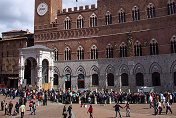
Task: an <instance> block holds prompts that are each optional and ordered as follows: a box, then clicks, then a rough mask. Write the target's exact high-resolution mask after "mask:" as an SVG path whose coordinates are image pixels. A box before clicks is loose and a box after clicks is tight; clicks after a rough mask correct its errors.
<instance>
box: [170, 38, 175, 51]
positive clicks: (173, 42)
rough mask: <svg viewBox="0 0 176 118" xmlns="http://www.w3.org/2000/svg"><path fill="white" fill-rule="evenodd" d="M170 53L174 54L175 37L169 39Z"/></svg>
mask: <svg viewBox="0 0 176 118" xmlns="http://www.w3.org/2000/svg"><path fill="white" fill-rule="evenodd" d="M171 53H176V36H173V37H172V39H171Z"/></svg>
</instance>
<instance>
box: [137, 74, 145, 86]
mask: <svg viewBox="0 0 176 118" xmlns="http://www.w3.org/2000/svg"><path fill="white" fill-rule="evenodd" d="M136 86H144V75H143V74H142V73H137V74H136Z"/></svg>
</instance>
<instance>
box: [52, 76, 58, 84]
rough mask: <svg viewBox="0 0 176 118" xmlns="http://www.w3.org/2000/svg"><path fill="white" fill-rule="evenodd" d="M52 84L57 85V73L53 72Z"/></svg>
mask: <svg viewBox="0 0 176 118" xmlns="http://www.w3.org/2000/svg"><path fill="white" fill-rule="evenodd" d="M53 82H54V83H53V85H58V83H59V82H58V75H57V74H54V81H53Z"/></svg>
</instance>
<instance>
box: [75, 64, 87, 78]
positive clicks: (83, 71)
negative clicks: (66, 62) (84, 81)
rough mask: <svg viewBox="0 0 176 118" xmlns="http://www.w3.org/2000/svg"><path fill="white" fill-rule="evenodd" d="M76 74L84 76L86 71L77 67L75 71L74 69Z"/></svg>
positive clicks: (81, 67)
mask: <svg viewBox="0 0 176 118" xmlns="http://www.w3.org/2000/svg"><path fill="white" fill-rule="evenodd" d="M76 74H77V75H79V74H83V75H84V76H85V75H86V71H85V69H84V67H83V66H79V67H78V68H77V69H76Z"/></svg>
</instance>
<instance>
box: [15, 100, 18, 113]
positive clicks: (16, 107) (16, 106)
mask: <svg viewBox="0 0 176 118" xmlns="http://www.w3.org/2000/svg"><path fill="white" fill-rule="evenodd" d="M15 110H16V113H18V114H19V104H18V102H16V105H15Z"/></svg>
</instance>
